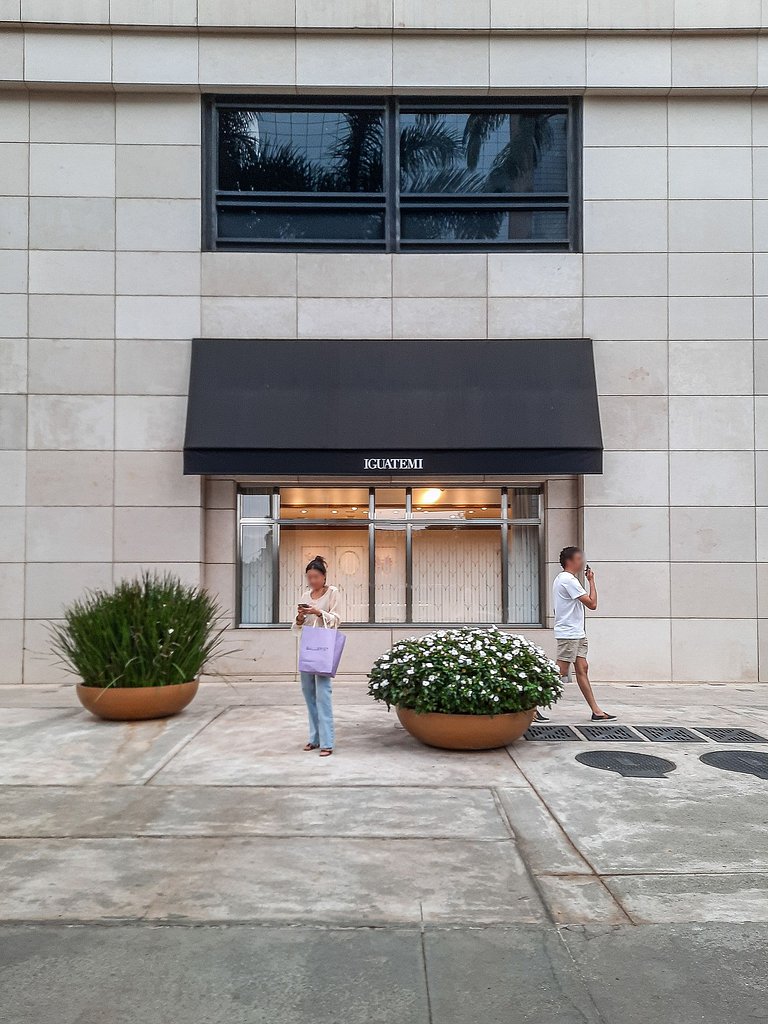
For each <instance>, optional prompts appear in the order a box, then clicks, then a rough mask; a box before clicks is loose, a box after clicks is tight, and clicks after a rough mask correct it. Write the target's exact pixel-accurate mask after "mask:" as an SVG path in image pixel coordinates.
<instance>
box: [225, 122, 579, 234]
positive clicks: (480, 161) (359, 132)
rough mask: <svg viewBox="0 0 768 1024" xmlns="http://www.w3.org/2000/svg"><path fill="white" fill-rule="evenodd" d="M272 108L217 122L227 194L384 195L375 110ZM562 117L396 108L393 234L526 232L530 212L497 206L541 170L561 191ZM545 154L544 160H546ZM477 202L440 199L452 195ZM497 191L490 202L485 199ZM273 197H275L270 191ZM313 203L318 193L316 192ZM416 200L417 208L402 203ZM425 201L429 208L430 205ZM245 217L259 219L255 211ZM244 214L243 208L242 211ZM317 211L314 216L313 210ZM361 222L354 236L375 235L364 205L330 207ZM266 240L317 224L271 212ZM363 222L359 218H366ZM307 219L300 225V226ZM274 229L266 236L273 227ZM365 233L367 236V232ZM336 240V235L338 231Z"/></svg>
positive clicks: (527, 187)
mask: <svg viewBox="0 0 768 1024" xmlns="http://www.w3.org/2000/svg"><path fill="white" fill-rule="evenodd" d="M277 116H278V115H275V114H272V113H270V114H268V113H266V112H265V113H264V114H260V113H258V112H255V111H248V110H225V111H221V112H220V115H219V117H220V120H219V188H220V189H222V190H226V191H231V192H241V193H242V192H246V193H247V192H254V193H265V192H267V193H278V194H279V193H284V192H294V193H310V194H320V193H323V194H325V196H326V198H328V199H330V198H331V194H333V193H336V194H337V195H339V194H347V195H348V196H349V197H350V198H353V197H354V196H355V195H356V196H357V197H358V199H359V200H360V201H361V203H363V199H364V197H368V198H370V200H371V205H372V206H375V204H383V200H384V156H383V151H384V120H383V115H382V113H381V112H379V111H371V110H364V109H361V110H351V111H345V112H321V111H314V112H305V113H300V114H298V113H297V114H292V113H284V114H280V115H279V117H280V120H281V123H280V127H279V130H278V129H277V128H276V127H275V126H276V123H277V122H276V120H275V119H276V117H277ZM564 138H565V116H564V115H563V114H558V113H533V112H531V113H509V112H508V111H506V112H503V111H498V112H496V111H490V112H489V111H482V112H476V113H472V112H470V113H459V112H457V113H445V112H443V113H404V114H402V115H401V118H400V140H399V175H400V194H401V199H402V213H403V221H402V233H403V237H406V238H422V239H446V238H454V239H477V240H482V239H498V238H501V237H505V238H515V237H529V236H530V234H531V231H532V222H531V217H532V214H531V213H530V212H527V211H517V212H515V214H514V216H513V215H512V213H511V212H510V211H508V210H507V209H504V206H505V203H506V201H505V200H502V198H501V197H502V196H505V197H508V196H509V194H510V193H512V194H515V193H517V194H520V193H534V192H536V191H537V190H539V191H541V190H542V186H541V184H540V183H539V182H538V180H537V178H538V177H540V172H541V171H542V170H543V167H542V165H543V164H547V167H546V171H545V173H546V174H548V175H549V176H550V177H552V176H554V178H555V179H557V182H558V184H560V185H561V188H558V189H554V188H549V189H545V190H546V191H559V190H562V191H563V192H564V191H565V183H564V176H565V147H564ZM548 156H549V157H550V159H549V160H548V161H547V157H548ZM471 195H475V196H477V197H478V203H477V204H476V205H475V204H471V203H470V204H467V202H466V200H465V201H464V202H463V203H462V204H460V205H459V204H457V203H453V204H452V203H450V201H449V202H447V203H446V205H445V206H443V207H442V208H441V205H440V204H441V202H445V201H446V200H449V199H450V197H451V196H462V197H466V196H471ZM493 196H499V204H498V205H496V206H491V205H490V203H489V201H490V200H491V199H492V197H493ZM278 198H279V196H278ZM318 199H322V196H320V195H318ZM417 200H418V203H419V206H418V207H412V206H410V205H409V203H414V202H416V201H417ZM431 203H433V204H434V205H430V204H431ZM247 209H248V211H249V215H250V216H255V217H261V216H263V213H260V212H259V211H258V210H256V209H254V207H248V208H247ZM242 212H243V213H244V212H245V211H242ZM318 212H320V211H319V210H318ZM338 214H341V215H342V216H343V217H344V219H345V221H346V223H347V226H348V225H349V223H350V221H349V218H350V217H351V218H353V219H354V218H358V219H362V220H361V222H360V223H361V230H362V231H363V234H362V235H355V236H354V237H381V236H380V232H381V231H382V230H383V218H380V217H378V216H373V217H371V211H370V208H369V209H368V210H366V209H362V208H361V209H360V210H359V211H355V210H352V211H350V210H343V211H342V210H338V211H336V212H334V211H333V210H332V209H331V210H329V207H328V206H324V207H323V215H325V216H334V215H338ZM272 216H273V217H277V221H278V222H277V223H273V225H272V229H271V231H270V234H271V235H272V237H286V238H302V237H314V236H316V232H317V223H316V218H315V220H313V219H312V217H311V216H309V215H307V216H304V217H302V216H301V215H297V213H296V211H295V210H293V211H292V210H290V209H285V210H284V212H281V213H275V211H274V210H273V211H272ZM366 218H367V219H368V220H367V224H366ZM304 222H306V223H304ZM273 231H274V232H276V233H275V234H272V232H273ZM367 232H370V234H366V233H367ZM340 237H341V236H340Z"/></svg>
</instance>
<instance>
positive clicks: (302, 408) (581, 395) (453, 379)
mask: <svg viewBox="0 0 768 1024" xmlns="http://www.w3.org/2000/svg"><path fill="white" fill-rule="evenodd" d="M602 451H603V446H602V437H601V433H600V416H599V412H598V405H597V388H596V385H595V369H594V362H593V358H592V343H591V341H589V340H586V339H583V338H577V339H559V340H552V341H549V340H544V341H261V340H259V341H230V340H227V341H223V340H214V339H208V338H197V339H195V341H194V342H193V344H192V367H191V371H190V382H189V404H188V407H187V433H186V441H185V451H184V472H185V473H205V474H227V475H232V474H249V475H250V474H270V475H283V474H297V473H298V474H312V475H328V476H336V475H345V474H346V475H352V474H354V475H358V476H359V475H363V474H366V473H370V474H372V475H376V474H390V473H394V474H398V473H401V474H410V475H414V474H416V475H418V474H419V473H424V474H425V475H430V476H431V475H434V474H437V475H440V474H444V475H447V474H461V475H484V474H540V473H546V474H554V473H600V472H601V471H602Z"/></svg>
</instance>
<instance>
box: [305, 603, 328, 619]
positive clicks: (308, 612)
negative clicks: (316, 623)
mask: <svg viewBox="0 0 768 1024" xmlns="http://www.w3.org/2000/svg"><path fill="white" fill-rule="evenodd" d="M302 611H303V612H304V614H305V615H316V616H317V617H318V619H322V617H323V613H322V612H321V611H320V609H319V608H315V606H314V605H310V607H309V608H302Z"/></svg>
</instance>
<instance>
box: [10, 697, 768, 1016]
mask: <svg viewBox="0 0 768 1024" xmlns="http://www.w3.org/2000/svg"><path fill="white" fill-rule="evenodd" d="M601 690H602V698H601V699H603V700H604V703H605V704H606V706H610V708H611V710H616V711H618V712H619V714H620V720H621V722H623V723H627V724H630V725H664V724H677V725H687V726H689V727H694V728H695V727H696V726H697V725H699V726H702V727H706V726H712V725H719V726H738V727H741V728H749V729H751V730H753V731H754V732H756V733H757V734H761V735H763V736H764V737H765V738H766V739H768V691H764V690H763V689H762V688H761V687H758V686H755V687H750V686H738V687H735V686H715V685H701V686H665V685H660V684H659V685H646V686H642V687H632V686H626V685H615V686H613V687H611V688H608V687H602V688H601ZM336 705H337V712H338V713H337V719H338V729H337V732H338V743H339V746H338V751H337V753H336V754H335V755H334V756H333V757H332V758H330V759H324V760H321V759H320V758H318V757H317V756H316V755H314V754H305V753H303V752H302V751H301V750H300V747H301V744H302V743H303V741H304V739H305V737H304V719H303V707H302V705H301V695H300V693H299V692H298V688H297V687H296V686H294V685H292V684H290V683H280V684H274V685H259V686H256V685H253V684H242V685H238V684H234V685H220V684H214V683H209V684H206V685H205V686H204V687H203V688H202V690H201V693H200V695H199V699H198V700H196V701H195V703H194V704H193V705H192V706H191V707H190V708H189V709H188V710H187V711H186V712H185V713H183V714H182V715H180V716H178V717H177V718H174V719H169V720H167V721H165V722H152V723H138V724H134V725H125V724H116V723H103V722H98V721H96V720H95V719H92V718H91V717H90V716H88V715H87V714H86V713H85V712H82V711H80V710H78V706H77V705H76V704H75V703H74V693H73V692H72V690H71V689H70V688H68V687H61V686H50V687H26V688H24V689H22V688H13V687H7V688H2V687H0V749H1V750H2V756H1V757H0V861H1V862H2V879H3V883H2V892H1V893H0V993H2V995H0V1008H2V1010H3V1013H4V1017H5V1018H6V1019H8V1020H9V1022H11V1024H32V1022H35V1024H40V1022H43V1024H44V1022H46V1021H48V1020H51V1021H54V1020H56V1021H57V1022H62V1024H91V1022H93V1024H96V1022H97V1021H98V1022H99V1024H102V1022H104V1021H109V1022H110V1024H112V1022H115V1024H123V1022H126V1024H132V1022H133V1021H134V1020H135V1021H139V1020H141V1021H142V1024H155V1022H158V1024H160V1022H161V1021H162V1022H163V1024H165V1022H167V1021H168V1020H173V1019H185V1020H189V1021H192V1022H196V1021H200V1022H209V1021H210V1022H219V1021H222V1022H223V1021H225V1020H226V1021H227V1022H235V1024H236V1022H239V1021H249V1022H250V1021H262V1020H264V1021H265V1022H266V1021H270V1022H275V1024H282V1022H283V1021H286V1022H287V1021H292V1022H295V1021H304V1020H307V1021H309V1020H312V1021H326V1020H328V1021H331V1020H345V1021H353V1022H356V1021H360V1022H361V1024H362V1022H363V1021H399V1022H400V1021H402V1022H409V1021H414V1022H419V1024H421V1022H424V1024H427V1022H431V1024H454V1022H463V1021H471V1020H475V1019H482V1020H485V1021H496V1020H498V1021H502V1020H503V1021H505V1022H506V1021H510V1020H512V1021H516V1020H520V1021H532V1022H536V1024H538V1022H539V1021H541V1022H544V1021H547V1022H556V1024H560V1022H568V1024H570V1022H572V1021H573V1022H581V1021H590V1022H591V1021H610V1022H613V1021H616V1022H617V1024H618V1022H619V1021H621V1022H630V1024H632V1022H634V1021H638V1022H639V1021H641V1020H642V1021H644V1022H647V1021H648V1020H652V1021H653V1020H661V1019H667V1018H668V1019H672V1020H675V1021H679V1022H681V1024H688V1022H689V1021H690V1022H693V1021H697V1022H700V1021H705V1022H709V1021H713V1022H714V1021H715V1020H717V1021H722V1020H724V1019H726V1020H740V1019H763V1018H764V1017H765V1009H764V1007H765V1005H766V1004H767V1003H768V1000H766V995H768V991H766V986H765V980H764V974H765V971H764V968H763V967H762V966H761V965H762V959H761V958H762V949H763V948H764V944H765V939H766V938H767V937H768V931H767V930H766V929H768V829H766V825H767V824H768V800H767V799H766V791H767V790H766V787H768V782H766V781H765V780H761V779H759V778H756V777H754V776H751V775H742V774H734V773H731V772H724V771H720V770H718V769H716V768H713V767H711V766H708V765H704V764H702V763H701V761H699V756H700V754H701V753H703V752H704V751H712V750H718V749H729V748H730V747H731V745H729V744H722V743H713V742H710V741H708V740H702V741H701V742H698V743H688V744H685V743H651V742H641V741H640V739H639V737H638V738H637V739H634V740H632V741H630V742H622V743H617V744H609V743H605V742H603V743H599V742H598V743H595V742H587V740H586V739H580V740H578V741H577V742H570V743H565V742H564V743H549V742H535V743H532V742H527V741H521V742H519V743H518V744H516V745H515V746H514V747H512V748H510V749H509V751H503V750H502V751H493V752H488V753H471V754H470V753H468V754H463V753H460V754H456V753H448V752H442V751H436V750H430V749H429V748H426V747H422V746H419V745H418V744H417V743H416V742H415V741H413V740H411V738H410V737H409V736H408V735H407V734H406V733H405V732H404V731H403V730H402V729H401V728H400V727H399V725H398V723H397V720H396V718H395V717H394V715H387V713H386V711H385V710H384V709H382V708H380V707H377V706H375V705H373V704H372V702H370V700H369V699H368V697H367V696H366V694H365V690H364V687H363V686H362V685H361V684H352V683H349V684H347V683H343V684H337V686H336ZM587 720H588V715H587V714H586V713H585V709H584V706H583V705H582V704H581V703H580V701H579V700H578V699H577V698H576V696H575V695H574V694H569V696H568V697H567V698H566V699H565V700H564V701H563V702H562V703H561V704H560V705H559V706H558V708H557V709H555V711H554V713H553V715H552V721H553V722H554V723H563V724H566V723H567V724H571V725H575V726H578V725H579V724H583V723H586V722H587ZM736 747H737V749H754V750H759V749H764V750H765V751H766V752H768V743H767V744H765V745H764V746H762V747H761V745H760V744H758V743H751V744H743V743H742V744H738V745H736ZM609 748H618V749H621V750H637V751H640V752H643V753H650V754H656V755H660V756H662V757H666V758H668V759H670V760H672V761H674V762H675V764H676V766H677V767H676V770H675V771H674V772H672V773H671V774H670V775H669V776H668V777H667V778H664V779H643V778H624V777H622V776H620V775H617V774H615V773H613V772H607V771H598V770H596V769H593V768H589V767H586V766H584V765H581V764H579V763H577V762H576V761H575V755H576V754H577V753H578V752H580V751H584V750H587V749H589V750H594V749H609ZM106 1007H109V1014H105V1008H106ZM761 1014H762V1015H763V1017H761V1016H760V1015H761Z"/></svg>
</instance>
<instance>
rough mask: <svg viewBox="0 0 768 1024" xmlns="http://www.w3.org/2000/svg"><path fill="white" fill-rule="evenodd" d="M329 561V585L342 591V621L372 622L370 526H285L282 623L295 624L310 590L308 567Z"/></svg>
mask: <svg viewBox="0 0 768 1024" xmlns="http://www.w3.org/2000/svg"><path fill="white" fill-rule="evenodd" d="M315 555H322V556H323V558H325V559H326V561H327V562H328V582H329V583H332V584H333V585H334V586H335V587H338V588H339V590H340V592H341V618H342V622H367V621H368V527H367V526H353V525H352V524H349V525H347V524H344V525H342V524H340V525H339V526H315V527H313V526H311V525H307V526H283V527H281V530H280V621H281V622H291V621H292V620H293V618H294V616H295V614H296V605H297V604H298V603H299V600H300V599H301V595H302V593H303V592H304V590H305V588H306V583H305V580H304V567H305V566H306V565H307V563H308V562H309V561H311V559H313V558H314V557H315Z"/></svg>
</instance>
